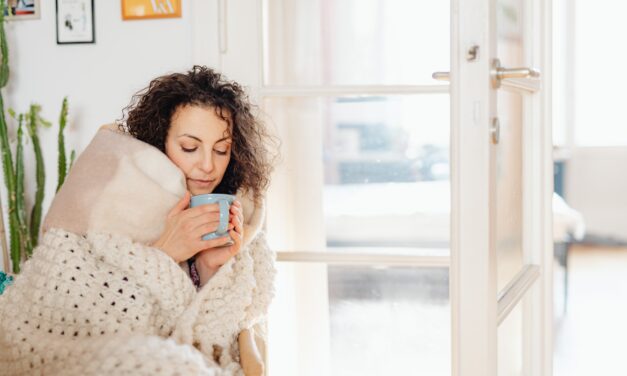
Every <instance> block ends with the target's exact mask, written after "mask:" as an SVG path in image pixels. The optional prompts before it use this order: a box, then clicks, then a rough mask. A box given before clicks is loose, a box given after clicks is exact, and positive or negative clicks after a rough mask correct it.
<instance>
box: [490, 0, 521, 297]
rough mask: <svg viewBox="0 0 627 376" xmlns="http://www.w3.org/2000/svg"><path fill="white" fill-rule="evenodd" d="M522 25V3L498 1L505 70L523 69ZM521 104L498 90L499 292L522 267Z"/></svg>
mask: <svg viewBox="0 0 627 376" xmlns="http://www.w3.org/2000/svg"><path fill="white" fill-rule="evenodd" d="M522 22H523V6H522V1H519V0H500V1H499V2H498V7H497V25H498V27H497V30H498V56H499V58H500V59H501V62H502V64H503V66H505V67H510V68H511V67H520V66H525V64H524V61H523V60H522V58H523V45H522ZM523 104H524V97H523V96H522V94H518V93H515V92H511V91H507V90H505V89H503V88H502V89H499V90H498V91H497V116H498V119H499V121H500V141H499V143H498V145H497V158H496V184H497V188H496V200H497V201H496V202H497V221H496V230H497V233H496V237H497V243H496V250H497V273H498V278H497V281H498V284H497V287H498V290H499V291H500V290H501V289H503V287H505V286H506V285H507V284H508V283H509V282H510V281H511V279H512V278H513V277H514V276H515V275H516V274H517V273H518V271H519V270H520V269H521V268H522V265H523V209H524V206H523V190H522V188H523V178H522V176H523V163H522V161H523V158H522V157H523V155H522V153H523V132H522V126H523Z"/></svg>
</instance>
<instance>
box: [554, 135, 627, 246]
mask: <svg viewBox="0 0 627 376" xmlns="http://www.w3.org/2000/svg"><path fill="white" fill-rule="evenodd" d="M626 166H627V148H626V147H586V148H584V147H579V148H575V149H574V150H573V151H572V157H571V159H570V160H569V161H568V164H567V167H566V168H567V170H566V186H565V194H566V201H567V202H568V203H569V205H571V206H572V207H573V208H575V209H576V210H579V211H580V212H581V213H582V214H583V217H584V219H585V221H586V228H587V233H588V234H593V235H599V236H608V237H613V238H616V239H618V240H624V241H627V174H625V172H624V170H625V168H627V167H626Z"/></svg>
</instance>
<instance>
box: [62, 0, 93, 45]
mask: <svg viewBox="0 0 627 376" xmlns="http://www.w3.org/2000/svg"><path fill="white" fill-rule="evenodd" d="M56 2H57V3H56V4H57V44H75V43H95V42H96V34H95V27H94V0H56Z"/></svg>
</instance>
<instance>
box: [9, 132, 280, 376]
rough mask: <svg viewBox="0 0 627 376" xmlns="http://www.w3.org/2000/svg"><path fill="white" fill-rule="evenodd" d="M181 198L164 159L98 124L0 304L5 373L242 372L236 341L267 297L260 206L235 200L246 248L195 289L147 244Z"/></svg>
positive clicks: (269, 264) (269, 272)
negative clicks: (241, 216) (238, 203)
mask: <svg viewBox="0 0 627 376" xmlns="http://www.w3.org/2000/svg"><path fill="white" fill-rule="evenodd" d="M184 191H185V180H184V176H183V175H182V173H181V172H180V170H179V169H178V168H177V167H176V166H175V165H174V164H172V162H171V161H170V160H169V159H168V158H167V157H166V156H165V155H164V154H163V153H161V152H160V151H159V150H157V149H156V148H153V147H152V146H149V145H148V144H145V143H143V142H141V141H139V140H136V139H134V138H132V137H130V136H128V135H126V134H123V133H120V132H118V131H117V130H116V129H115V128H114V127H112V126H105V127H102V128H101V129H100V130H99V131H98V133H97V135H96V137H95V138H94V139H93V140H92V142H91V143H90V145H89V146H88V147H87V148H86V149H85V151H84V152H83V153H82V154H81V156H80V157H79V158H78V159H77V161H76V163H75V165H74V167H73V168H72V171H71V172H70V174H69V175H68V178H67V180H66V182H65V184H64V185H63V188H62V189H61V190H60V191H59V193H58V194H57V196H56V197H55V199H54V201H53V203H52V206H51V208H50V210H49V213H48V215H47V217H46V219H45V221H44V234H43V237H42V240H41V244H40V245H39V246H38V247H37V248H36V249H35V251H34V254H33V256H32V258H31V259H30V260H29V261H27V262H26V263H25V264H24V266H23V269H22V273H21V274H20V275H19V276H18V277H17V278H16V280H15V283H14V284H13V285H12V286H11V287H10V288H8V289H7V290H6V291H5V293H4V294H3V295H1V296H0V374H2V375H5V374H9V375H14V374H17V375H21V374H29V375H30V374H46V375H122V374H133V375H175V374H179V375H223V374H225V375H231V374H242V370H241V367H240V364H239V351H238V347H237V336H238V334H239V332H240V331H241V330H243V329H246V328H250V327H251V326H252V325H254V324H256V323H258V322H260V321H262V320H263V319H264V315H265V314H266V312H267V309H268V305H269V303H270V301H271V299H272V296H273V280H274V275H275V268H274V261H273V260H274V255H273V253H272V252H271V251H270V250H269V249H268V247H267V245H266V241H265V237H264V234H263V232H262V231H261V230H260V227H261V222H262V219H263V207H261V206H255V205H254V204H253V203H252V201H251V200H250V199H249V198H248V197H246V195H243V194H242V195H238V196H240V197H239V198H240V200H241V201H242V204H243V207H244V214H245V226H244V232H245V239H244V246H243V248H242V250H241V251H240V253H239V254H238V255H237V256H235V257H234V258H232V259H231V260H230V261H229V262H228V263H226V264H225V265H223V266H222V267H221V268H220V269H219V271H218V272H217V273H216V274H215V275H214V276H213V277H212V278H211V279H210V280H209V282H207V284H206V285H204V286H203V287H202V288H201V289H200V290H199V291H196V289H195V287H194V286H193V283H192V281H191V279H190V278H189V276H188V275H187V272H186V270H185V268H183V267H181V266H179V265H177V264H176V263H175V262H174V261H173V260H172V259H171V258H170V257H169V256H167V255H166V254H165V253H163V252H162V251H160V250H158V249H155V248H151V247H149V246H147V245H146V244H150V243H151V242H152V241H154V240H156V238H157V237H158V236H159V235H160V233H161V231H162V230H163V226H164V223H165V217H166V214H167V213H168V211H169V210H170V209H171V208H172V207H173V206H174V204H175V203H176V202H177V201H178V200H179V199H180V197H182V195H183V193H184Z"/></svg>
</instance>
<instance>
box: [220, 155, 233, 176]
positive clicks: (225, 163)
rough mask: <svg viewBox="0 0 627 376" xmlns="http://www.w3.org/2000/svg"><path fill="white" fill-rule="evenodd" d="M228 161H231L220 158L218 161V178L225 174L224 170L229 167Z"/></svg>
mask: <svg viewBox="0 0 627 376" xmlns="http://www.w3.org/2000/svg"><path fill="white" fill-rule="evenodd" d="M230 160H231V158H230V157H228V158H222V159H221V160H220V164H219V169H220V176H224V174H225V173H226V168H227V167H228V166H229V161H230Z"/></svg>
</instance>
